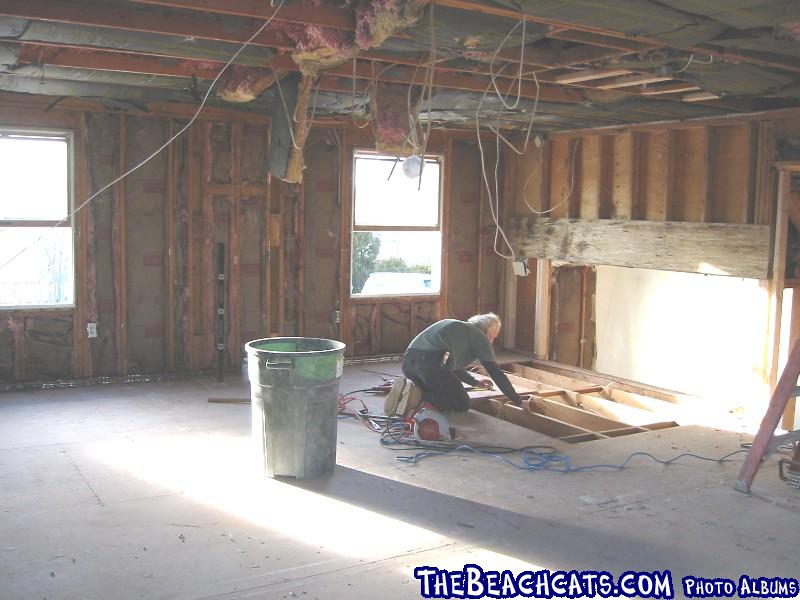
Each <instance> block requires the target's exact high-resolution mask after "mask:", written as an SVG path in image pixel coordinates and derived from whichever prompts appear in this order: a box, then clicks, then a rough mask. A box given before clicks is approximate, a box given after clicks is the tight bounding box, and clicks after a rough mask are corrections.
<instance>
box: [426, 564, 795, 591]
mask: <svg viewBox="0 0 800 600" xmlns="http://www.w3.org/2000/svg"><path fill="white" fill-rule="evenodd" d="M414 577H415V578H416V579H417V580H418V581H419V586H420V594H421V595H422V597H423V598H674V597H675V586H674V584H673V581H672V573H671V572H670V571H669V570H668V569H665V570H663V571H625V572H623V573H621V574H619V575H612V574H611V573H609V572H608V571H588V570H587V571H559V570H548V569H541V570H536V571H520V572H516V573H515V572H512V571H510V570H504V571H488V570H487V571H485V570H483V568H481V567H480V566H479V565H474V564H465V565H464V567H463V568H462V569H460V570H447V569H439V568H437V567H433V566H427V565H425V566H420V567H417V568H415V569H414ZM678 589H679V591H682V592H683V596H685V597H687V598H726V597H727V598H734V597H738V598H794V597H797V596H798V594H799V593H800V584H798V581H797V579H794V578H785V577H751V576H749V575H741V576H740V577H739V578H738V580H734V579H726V578H713V577H695V576H686V577H683V578H681V580H680V587H679V588H678Z"/></svg>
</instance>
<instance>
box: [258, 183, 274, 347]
mask: <svg viewBox="0 0 800 600" xmlns="http://www.w3.org/2000/svg"><path fill="white" fill-rule="evenodd" d="M265 185H266V189H265V190H264V192H265V194H266V196H265V201H264V208H263V210H264V222H263V228H264V230H263V234H262V236H261V278H262V279H261V296H262V299H261V329H262V335H263V336H264V337H269V336H270V335H272V312H271V311H272V302H271V296H270V294H271V293H272V251H271V248H272V240H271V239H270V237H271V236H270V233H271V232H270V220H271V218H272V216H271V215H272V175H271V174H270V173H267V180H266V184H265Z"/></svg>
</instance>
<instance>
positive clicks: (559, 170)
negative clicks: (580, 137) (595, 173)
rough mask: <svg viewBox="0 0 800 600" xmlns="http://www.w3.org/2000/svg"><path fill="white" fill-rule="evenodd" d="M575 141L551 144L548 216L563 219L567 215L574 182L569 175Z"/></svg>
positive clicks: (558, 141) (556, 141)
mask: <svg viewBox="0 0 800 600" xmlns="http://www.w3.org/2000/svg"><path fill="white" fill-rule="evenodd" d="M575 140H577V138H575ZM575 140H571V139H566V138H565V139H559V140H555V141H553V142H551V144H552V157H551V159H550V199H549V201H548V209H547V210H549V213H548V214H549V215H550V216H553V217H563V216H567V215H568V214H569V207H570V198H571V197H572V195H573V194H574V183H575V182H574V181H572V180H571V178H570V174H571V173H573V172H574V171H573V170H572V168H571V163H572V159H573V156H574V155H573V147H574V146H575Z"/></svg>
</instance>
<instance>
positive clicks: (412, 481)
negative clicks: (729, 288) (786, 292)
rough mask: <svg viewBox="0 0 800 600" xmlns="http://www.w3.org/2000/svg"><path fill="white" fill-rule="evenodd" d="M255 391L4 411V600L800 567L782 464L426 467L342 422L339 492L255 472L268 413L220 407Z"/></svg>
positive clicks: (87, 393) (0, 478) (317, 593)
mask: <svg viewBox="0 0 800 600" xmlns="http://www.w3.org/2000/svg"><path fill="white" fill-rule="evenodd" d="M375 371H380V372H382V373H386V374H389V375H391V374H394V373H397V372H398V366H397V364H395V363H378V364H373V365H367V366H362V367H352V368H348V369H346V370H345V373H344V376H343V380H342V387H341V389H342V391H343V392H346V391H348V390H351V389H358V388H362V387H365V386H367V387H368V386H372V385H377V384H379V383H381V375H380V374H379V373H376V372H375ZM247 395H248V385H247V383H246V382H243V381H235V382H228V383H225V384H219V383H216V382H215V381H213V380H211V379H194V380H185V381H176V382H164V383H144V384H137V385H117V386H96V387H91V388H82V389H81V388H78V389H68V390H57V391H42V392H35V393H9V394H5V395H2V396H0V510H1V511H2V519H0V582H2V584H0V598H2V599H3V600H11V599H24V600H31V599H41V598H47V599H48V600H54V599H73V598H74V599H83V598H85V599H106V598H115V599H118V600H124V599H128V598H147V599H159V598H163V599H170V600H176V599H200V598H203V599H210V598H309V599H311V598H321V599H323V598H324V599H328V598H348V599H352V598H377V597H381V598H392V599H394V598H418V597H420V586H419V582H418V581H417V580H416V579H415V578H414V576H413V569H414V567H415V566H420V565H432V566H437V567H439V568H445V567H447V568H461V567H462V566H463V565H464V564H465V563H474V564H478V565H481V566H482V567H483V568H485V569H498V570H503V569H510V570H511V571H513V572H519V571H523V570H526V569H545V568H546V569H564V570H569V569H578V570H585V569H593V570H607V571H609V572H610V573H612V574H614V575H620V574H622V573H623V572H624V571H628V570H647V571H654V570H658V571H663V570H664V569H669V570H670V571H671V572H672V574H673V582H674V584H675V587H676V595H677V596H678V597H680V596H681V595H682V593H681V591H680V578H681V577H682V576H685V575H687V574H693V575H696V576H703V577H709V578H712V577H730V578H734V579H738V577H739V576H740V575H741V574H749V575H752V576H770V577H775V576H784V577H790V576H797V575H798V573H800V557H798V553H797V531H798V527H797V523H798V517H799V516H800V492H798V491H796V490H792V489H790V488H788V487H787V486H786V485H785V484H784V483H782V482H781V481H779V480H778V477H777V474H776V467H775V462H776V459H775V458H773V459H771V460H770V461H769V463H768V464H767V465H765V466H764V467H763V468H762V470H761V471H760V473H759V475H758V477H757V478H756V480H755V483H754V493H753V494H751V495H744V494H741V493H738V492H735V491H734V490H733V482H734V480H735V478H736V474H737V472H738V469H739V466H740V465H741V458H742V456H743V455H740V456H738V457H736V458H735V459H734V460H732V461H731V462H729V463H725V464H722V465H719V464H716V463H710V462H701V461H697V460H694V459H691V458H690V459H686V460H684V461H681V462H680V463H678V464H673V465H671V466H662V465H658V464H656V463H653V462H650V461H649V460H648V459H646V458H638V459H635V460H634V461H633V462H632V464H631V466H630V467H629V468H627V469H625V470H623V471H619V472H611V471H597V472H584V473H576V474H570V475H564V474H557V473H547V472H528V471H523V470H520V469H516V468H514V467H512V466H511V465H509V464H506V463H504V462H502V461H500V460H497V459H493V458H491V457H485V456H477V455H461V454H459V455H450V456H447V457H434V458H429V459H425V460H423V461H421V462H419V463H418V464H416V465H411V464H407V463H403V462H400V461H398V460H396V458H395V457H396V454H397V453H396V452H392V451H389V450H386V449H384V448H382V447H381V446H380V444H379V441H378V436H377V435H376V434H375V433H372V432H371V431H369V430H368V429H367V428H365V427H364V426H362V425H360V424H358V423H356V422H354V421H352V420H340V422H339V441H338V450H337V454H338V456H337V463H338V464H337V467H336V470H335V472H334V473H333V475H332V476H330V477H325V478H322V479H318V480H313V481H300V482H295V481H294V480H271V479H266V478H263V477H260V476H259V475H258V474H257V473H256V472H255V470H254V468H253V462H254V461H253V457H254V452H253V446H252V443H251V441H250V407H249V406H247V405H244V404H215V403H209V402H208V401H207V400H208V398H209V397H232V398H233V397H245V396H247ZM367 402H368V404H369V405H370V406H371V407H373V408H374V409H375V410H378V408H379V407H380V406H381V404H382V400H381V399H379V398H368V399H367ZM452 424H453V425H454V426H455V427H456V428H457V431H458V432H459V433H460V434H461V435H462V436H464V437H465V438H466V439H467V440H469V441H472V442H476V443H481V442H482V443H493V444H500V445H508V446H526V445H532V444H552V441H551V440H550V439H549V438H546V437H545V436H542V435H540V434H537V433H534V432H531V431H528V430H525V429H522V428H519V427H516V426H514V425H511V424H509V423H505V422H502V421H499V420H497V419H494V418H492V417H489V416H487V415H483V414H479V413H472V412H471V413H468V414H466V415H462V416H459V417H458V418H453V419H452ZM743 439H744V438H743V437H742V435H741V434H735V433H729V432H725V431H719V430H712V429H705V428H701V427H680V428H674V429H667V430H663V431H658V432H652V433H646V434H637V435H630V436H626V437H621V438H615V439H608V440H600V441H596V442H589V443H584V444H578V445H560V446H559V448H560V449H561V450H564V451H566V452H568V453H569V454H570V456H571V458H572V461H573V463H574V464H575V465H586V464H592V463H609V462H610V463H618V462H621V461H622V460H624V459H625V457H626V456H628V455H629V454H630V453H631V452H634V451H648V452H652V453H653V454H655V455H657V456H659V457H662V458H669V457H671V456H674V455H676V454H679V453H681V452H694V453H698V454H702V455H706V456H710V457H718V456H721V455H723V454H726V453H728V452H731V451H733V450H736V449H737V448H738V444H739V442H740V441H742V440H743ZM405 454H408V453H407V452H406V453H405ZM510 458H511V459H512V460H516V461H519V456H511V457H510Z"/></svg>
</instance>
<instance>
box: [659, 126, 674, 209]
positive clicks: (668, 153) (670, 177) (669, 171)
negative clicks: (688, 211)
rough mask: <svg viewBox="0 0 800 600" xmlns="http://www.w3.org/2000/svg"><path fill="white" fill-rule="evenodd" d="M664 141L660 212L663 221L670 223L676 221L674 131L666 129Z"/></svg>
mask: <svg viewBox="0 0 800 600" xmlns="http://www.w3.org/2000/svg"><path fill="white" fill-rule="evenodd" d="M665 135H666V139H665V140H664V143H665V148H664V163H665V168H664V183H663V185H664V190H663V198H664V208H663V210H662V211H661V212H662V213H663V214H664V220H665V221H672V220H674V219H676V216H675V215H676V210H675V204H676V201H677V198H676V197H675V183H676V182H675V173H676V169H677V164H678V159H677V156H676V154H677V146H678V144H677V141H676V138H677V132H676V131H675V130H674V129H668V130H667V132H666V134H665Z"/></svg>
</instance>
